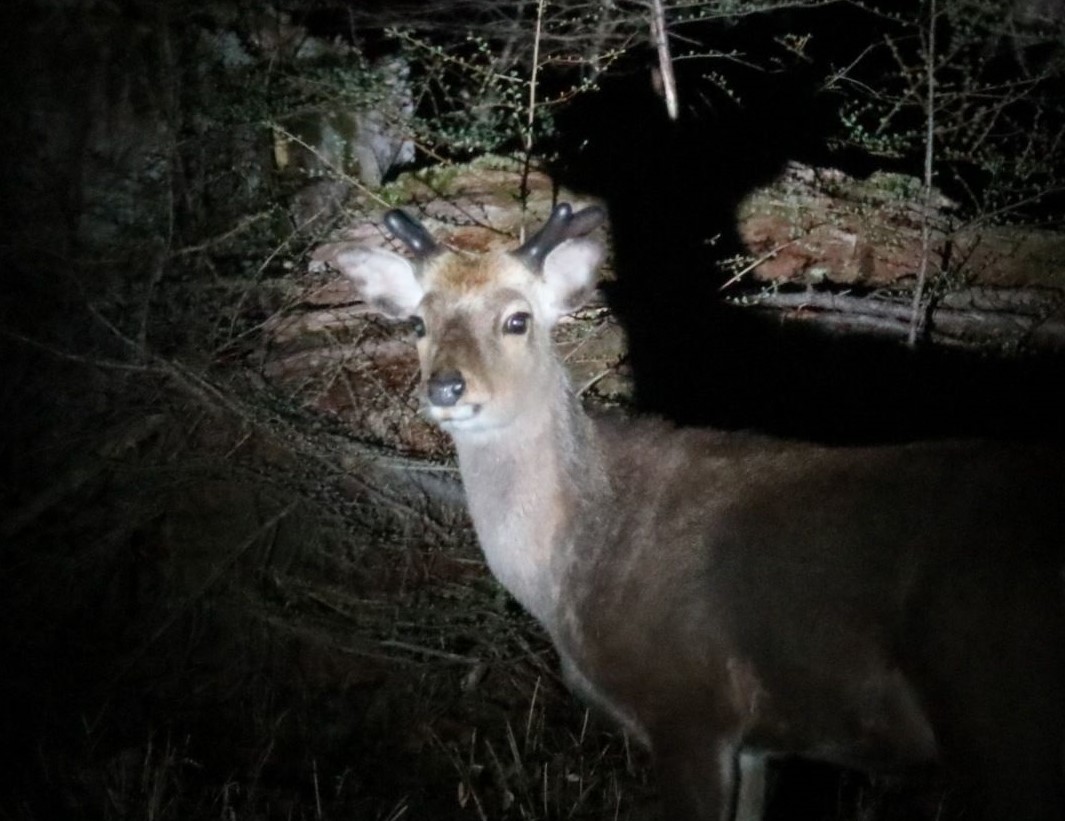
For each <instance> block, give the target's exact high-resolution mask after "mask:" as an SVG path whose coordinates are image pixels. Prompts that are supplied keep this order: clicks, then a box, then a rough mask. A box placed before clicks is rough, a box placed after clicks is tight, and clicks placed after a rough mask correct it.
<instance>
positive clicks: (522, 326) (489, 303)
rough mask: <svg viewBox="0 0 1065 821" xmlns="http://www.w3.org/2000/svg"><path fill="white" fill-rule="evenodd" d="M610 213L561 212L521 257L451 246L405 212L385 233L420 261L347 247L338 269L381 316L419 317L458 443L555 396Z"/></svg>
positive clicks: (427, 382) (441, 420) (433, 405)
mask: <svg viewBox="0 0 1065 821" xmlns="http://www.w3.org/2000/svg"><path fill="white" fill-rule="evenodd" d="M604 216H605V214H604V212H603V210H602V209H601V208H598V207H594V206H593V207H590V208H585V209H583V210H581V211H579V212H577V213H574V212H573V210H572V208H570V206H569V205H567V204H560V205H558V206H556V207H555V209H554V211H553V212H552V214H551V217H550V219H549V220H548V221H547V223H546V224H545V225H544V226H543V227H542V228H541V229H540V230H539V231H537V232H536V233H535V234H533V235H532V236H531V237H530V238H529V239H528V241H527V242H525V243H524V244H523V245H522V246H521V247H520V248H517V249H516V250H514V251H509V252H507V251H495V252H489V253H487V254H480V255H471V254H464V253H460V252H458V251H453V250H450V249H447V248H444V247H442V246H441V245H440V244H439V243H437V242H436V241H435V240H434V239H433V238H432V237H431V236H430V235H429V233H428V232H427V231H426V230H425V228H424V227H423V226H422V225H421V224H420V223H418V222H417V221H416V220H414V219H413V218H412V217H410V216H409V215H408V214H406V213H405V212H403V211H399V210H393V211H389V212H388V213H387V214H386V215H385V219H384V221H385V225H386V226H387V227H388V228H389V230H390V231H391V232H392V233H393V234H394V235H395V236H396V237H397V238H398V239H400V240H401V241H402V242H403V243H404V244H405V245H406V246H407V247H408V248H409V249H410V250H411V251H412V252H413V254H414V260H413V261H412V260H408V259H406V258H405V257H402V256H400V255H398V254H395V253H393V252H391V251H388V250H384V249H379V248H359V247H346V246H342V247H340V248H339V249H338V250H337V251H336V252H335V253H334V254H333V255H332V261H333V263H334V264H335V265H336V267H338V268H339V269H340V270H341V271H342V272H343V273H344V274H345V275H346V276H347V277H348V278H349V279H350V280H351V281H352V282H353V283H354V284H355V286H356V288H357V289H358V290H359V293H360V294H361V296H362V298H363V299H364V300H366V301H367V302H368V303H369V304H370V305H371V306H372V307H373V308H374V309H376V310H377V311H379V312H380V313H382V314H384V315H385V316H389V317H392V318H396V319H403V318H408V317H409V318H410V319H411V320H412V322H413V324H414V331H415V334H416V335H417V337H418V355H419V359H420V362H421V373H422V384H423V388H424V393H425V398H426V401H427V407H428V412H429V415H430V416H431V417H432V419H433V420H435V421H436V422H437V423H438V424H440V425H441V427H443V428H444V429H445V430H447V431H449V432H450V433H452V434H453V435H466V434H479V433H485V432H489V431H498V430H500V429H504V428H507V427H508V426H510V425H511V423H513V422H514V421H515V420H517V419H518V418H519V417H521V416H523V414H526V413H530V412H532V408H531V405H532V403H530V401H529V398H530V397H538V396H544V395H547V394H553V393H554V391H553V390H552V388H553V387H554V385H555V382H556V381H557V379H558V373H559V365H558V363H557V360H556V359H555V357H554V356H553V354H552V349H551V330H552V328H554V326H555V324H556V323H557V322H558V319H559V317H560V316H562V315H563V314H565V313H567V312H569V311H573V310H575V309H577V308H579V307H580V306H581V305H582V304H583V303H584V301H585V300H586V299H587V297H588V295H589V294H590V293H591V291H592V289H593V288H594V285H595V278H596V270H597V268H598V265H599V262H600V259H601V258H602V253H603V252H602V247H601V245H600V244H599V243H598V242H595V241H594V240H592V239H589V238H588V237H587V236H586V235H587V234H588V233H589V232H591V231H592V230H594V229H595V228H596V227H597V226H598V225H599V224H600V223H601V222H602V221H603V218H604Z"/></svg>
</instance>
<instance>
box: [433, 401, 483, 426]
mask: <svg viewBox="0 0 1065 821" xmlns="http://www.w3.org/2000/svg"><path fill="white" fill-rule="evenodd" d="M481 407H482V406H481V405H479V404H475V403H469V404H464V405H451V406H448V407H443V406H440V405H430V406H429V416H430V417H431V418H432V420H433V421H434V422H436V424H438V425H439V426H440V427H442V428H444V430H449V429H461V428H463V427H466V425H467V423H469V422H472V421H473V420H475V419H476V418H477V416H478V415H479V414H480V413H481Z"/></svg>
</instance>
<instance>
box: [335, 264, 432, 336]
mask: <svg viewBox="0 0 1065 821" xmlns="http://www.w3.org/2000/svg"><path fill="white" fill-rule="evenodd" d="M332 262H333V264H335V265H336V267H337V268H339V269H340V270H341V272H343V274H344V276H346V277H347V278H348V279H350V280H351V281H352V282H353V283H355V287H356V289H358V292H359V296H361V297H362V298H363V299H364V300H365V301H366V302H367V303H369V304H370V305H371V306H372V307H373V308H374V309H375V310H377V311H378V312H380V313H382V314H384V315H385V316H388V317H392V318H393V319H405V318H406V317H409V316H410V315H411V314H413V313H414V311H415V309H416V308H417V307H418V303H420V302H421V301H422V297H423V296H424V295H425V290H424V289H423V288H422V286H421V283H420V282H418V277H417V275H416V274H415V271H414V266H413V265H412V264H411V262H410V260H407V259H404V258H403V257H401V256H400V255H399V254H393V253H392V252H391V251H386V250H384V249H383V248H353V249H351V250H345V251H341V252H340V253H338V254H337V255H336V256H335V257H333V260H332Z"/></svg>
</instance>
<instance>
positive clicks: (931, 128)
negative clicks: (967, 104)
mask: <svg viewBox="0 0 1065 821" xmlns="http://www.w3.org/2000/svg"><path fill="white" fill-rule="evenodd" d="M935 60H936V0H929V5H928V47H927V48H926V49H925V83H926V88H925V138H924V192H923V198H924V214H923V215H922V216H921V264H920V267H919V268H918V270H917V286H916V287H915V288H914V289H913V306H912V309H911V312H910V331H909V334H908V336H907V337H906V343H907V344H908V345H909V346H910V347H911V348H912V347H914V346H915V345H916V344H917V329H918V328H919V326H920V324H921V303H922V302H923V301H924V291H925V284H926V283H927V281H928V258H929V256H930V254H931V246H932V217H931V213H932V210H931V209H932V163H933V160H934V159H935V144H934V139H935V127H936V112H935V94H936V63H935Z"/></svg>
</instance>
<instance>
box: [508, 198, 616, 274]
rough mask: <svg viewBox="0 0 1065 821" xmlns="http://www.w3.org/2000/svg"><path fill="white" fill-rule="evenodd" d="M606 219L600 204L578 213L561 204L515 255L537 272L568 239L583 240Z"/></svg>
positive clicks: (565, 204) (567, 204)
mask: <svg viewBox="0 0 1065 821" xmlns="http://www.w3.org/2000/svg"><path fill="white" fill-rule="evenodd" d="M604 219H606V212H605V211H604V210H603V209H602V208H600V207H599V206H598V205H591V206H589V207H587V208H583V209H581V210H580V211H578V212H577V213H576V214H574V213H573V209H572V208H571V207H570V205H569V203H567V202H560V203H559V204H558V205H556V206H555V209H554V210H553V211H552V212H551V216H550V218H548V220H547V222H545V223H544V225H543V227H542V228H540V230H539V231H537V232H536V233H535V234H533V235H532V236H531V237H529V238H528V239H527V240H526V241H525V244H524V245H522V246H521V247H520V248H518V249H517V250H516V251H514V256H516V257H517V258H518V259H520V260H521V261H522V262H524V263H525V264H526V265H527V266H528V267H529V268H531V269H532V270H534V271H539V270H540V268H541V267H543V264H544V259H545V258H546V257H547V255H548V254H550V253H551V252H552V251H553V250H554V249H555V248H556V247H557V246H558V245H560V244H561V243H562V242H564V241H565V240H567V239H575V238H576V237H583V236H584V235H585V234H587V233H589V232H590V231H594V230H595V229H596V228H598V227H599V225H600V224H601V223H602V222H603V220H604Z"/></svg>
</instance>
